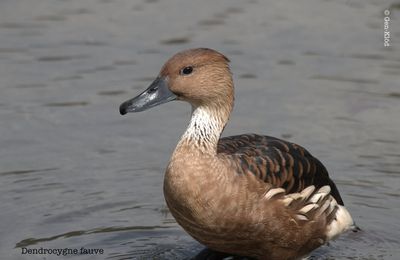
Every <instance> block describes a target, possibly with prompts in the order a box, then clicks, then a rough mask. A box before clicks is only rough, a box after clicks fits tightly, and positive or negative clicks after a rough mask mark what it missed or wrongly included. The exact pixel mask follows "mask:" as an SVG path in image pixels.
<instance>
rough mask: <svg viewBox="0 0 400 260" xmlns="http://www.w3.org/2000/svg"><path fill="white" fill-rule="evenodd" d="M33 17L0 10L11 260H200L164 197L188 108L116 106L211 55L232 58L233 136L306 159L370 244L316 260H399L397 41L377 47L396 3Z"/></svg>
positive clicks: (198, 4)
mask: <svg viewBox="0 0 400 260" xmlns="http://www.w3.org/2000/svg"><path fill="white" fill-rule="evenodd" d="M36 2H37V3H32V0H20V1H0V12H1V15H0V38H1V46H0V88H1V90H0V91H1V94H0V107H1V108H2V109H0V122H1V124H0V147H1V149H0V167H1V168H0V179H1V181H0V208H1V210H0V230H1V231H2V233H3V234H4V235H3V236H0V252H2V254H4V257H7V259H10V260H16V259H21V258H23V256H21V254H20V251H19V249H20V248H21V247H24V246H26V247H31V248H34V247H46V248H80V247H82V246H85V247H88V248H104V249H105V252H106V256H105V257H106V258H109V259H118V260H122V259H190V258H193V257H194V256H196V255H197V254H198V253H199V252H200V251H201V250H202V249H203V247H202V246H201V245H199V244H198V243H197V242H195V241H194V240H193V239H192V238H191V237H189V236H188V235H186V233H185V232H184V231H183V230H182V229H181V228H180V227H179V226H178V225H177V224H176V223H175V220H174V219H173V218H172V217H171V215H170V214H169V212H168V209H167V208H166V206H165V203H164V198H163V194H162V185H163V184H162V183H163V172H164V170H165V166H166V164H167V162H168V159H169V156H170V153H171V151H172V150H173V147H174V145H175V144H176V141H177V140H178V139H179V135H180V133H181V132H182V131H183V128H184V127H185V124H186V120H187V118H188V116H189V115H188V110H187V107H186V109H185V106H182V105H181V104H178V102H176V103H171V104H168V105H166V106H165V107H163V108H156V109H155V110H152V111H148V112H146V113H138V114H135V115H132V116H131V117H129V118H120V117H119V115H118V106H119V104H120V102H121V95H123V94H124V95H132V96H134V95H135V94H137V93H139V92H140V91H142V90H143V89H144V88H145V86H147V85H148V84H150V82H152V81H153V80H154V78H155V77H156V74H157V72H158V71H159V70H160V67H161V65H162V64H161V63H162V62H164V61H165V59H166V58H167V57H168V56H170V55H171V54H173V53H175V52H177V51H179V50H181V49H183V48H191V47H210V48H213V49H218V50H220V51H222V52H223V53H226V54H227V55H228V56H229V58H230V59H231V60H232V63H231V64H232V72H233V74H234V77H236V79H235V80H236V82H237V85H236V86H235V88H236V90H237V92H236V93H237V95H236V100H237V103H238V106H237V108H235V110H234V113H233V114H232V120H231V123H230V125H228V126H227V128H226V133H225V135H234V134H237V133H243V132H257V133H264V134H266V135H272V136H282V137H283V138H285V139H290V140H292V141H294V142H296V143H299V144H303V145H304V146H306V147H307V148H308V149H309V150H310V151H311V152H312V153H313V154H316V155H317V156H318V158H321V160H322V161H323V162H324V164H326V165H327V166H328V168H329V170H330V172H331V174H332V177H333V179H334V180H335V181H336V183H337V185H338V187H339V189H340V191H341V193H342V195H343V197H344V200H345V204H346V205H347V206H348V207H349V209H350V211H351V213H352V214H353V216H354V218H355V220H356V222H357V224H358V225H359V226H360V227H361V228H362V230H363V232H361V233H360V234H352V233H350V234H347V235H346V236H343V237H341V238H340V239H338V240H337V241H334V242H332V243H331V244H330V245H329V246H325V247H323V248H320V249H319V250H317V251H316V252H314V253H313V256H312V257H311V259H385V260H387V259H396V260H397V259H400V252H399V250H398V241H399V240H400V223H399V221H398V216H400V211H399V209H400V204H399V203H400V202H399V199H398V198H399V197H400V191H399V185H400V184H399V176H400V170H399V167H400V164H399V159H400V152H399V143H400V139H399V138H400V137H399V129H400V120H399V114H400V103H399V98H400V92H399V88H398V85H399V84H398V75H399V69H400V56H399V52H398V51H397V50H398V49H399V46H398V41H396V39H395V38H397V37H395V38H393V44H394V45H395V46H393V47H392V48H384V47H383V46H382V45H383V42H382V40H383V39H380V37H378V36H379V35H382V33H383V31H382V24H383V14H382V12H383V10H385V9H387V8H389V9H390V11H391V18H392V19H393V23H391V27H390V30H391V34H392V35H393V37H394V36H396V35H400V27H399V26H395V18H396V17H397V16H398V15H400V8H399V7H398V6H399V4H398V3H396V1H391V0H389V1H363V0H352V1H314V2H312V3H311V2H310V3H308V4H307V3H304V2H294V1H257V0H248V1H236V0H233V1H220V2H218V4H216V2H215V1H211V0H206V1H205V2H204V1H193V2H189V1H186V2H184V1H178V0H171V1H170V2H168V3H165V1H159V0H158V1H154V0H148V1H139V2H137V3H136V2H135V3H133V2H132V1H130V0H118V1H116V0H99V1H98V0H95V1H79V0H68V1H57V3H55V2H54V1H50V0H42V1H36ZM39 2H40V3H39ZM44 6H45V7H46V8H43V7H44ZM321 10H329V12H322V11H321ZM343 28H346V30H343ZM377 35H378V36H377ZM14 247H15V248H16V249H15V250H12V248H14ZM202 253H203V256H204V254H208V253H209V252H208V253H207V251H203V252H202ZM200 256H201V254H200ZM44 257H48V256H44ZM209 258H212V257H209ZM216 258H217V257H216ZM86 259H90V257H85V256H75V257H74V260H86Z"/></svg>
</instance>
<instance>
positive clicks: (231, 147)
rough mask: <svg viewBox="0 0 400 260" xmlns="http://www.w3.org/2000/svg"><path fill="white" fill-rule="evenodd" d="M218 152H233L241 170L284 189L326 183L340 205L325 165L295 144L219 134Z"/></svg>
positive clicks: (229, 153)
mask: <svg viewBox="0 0 400 260" xmlns="http://www.w3.org/2000/svg"><path fill="white" fill-rule="evenodd" d="M217 152H218V153H224V154H228V155H230V156H233V157H234V159H235V160H236V161H237V162H238V165H239V171H241V173H247V172H251V173H252V174H254V175H255V176H257V177H258V178H260V179H261V180H263V181H264V182H267V183H270V184H272V185H274V186H276V187H282V188H284V189H285V190H286V193H293V192H299V191H301V190H303V189H304V188H306V187H308V186H310V185H314V186H315V187H316V188H320V187H322V186H325V185H329V186H330V187H331V194H332V196H333V197H334V198H335V199H336V201H337V203H338V204H340V205H343V200H342V198H341V197H340V194H339V191H338V190H337V188H336V185H335V184H334V183H333V181H332V180H331V179H330V178H329V175H328V171H327V170H326V168H325V166H324V165H323V164H322V163H321V162H320V161H319V160H318V159H317V158H315V157H313V156H312V155H311V154H310V153H309V152H308V151H307V150H306V149H304V148H303V147H301V146H299V145H297V144H294V143H291V142H287V141H284V140H281V139H278V138H275V137H270V136H261V135H256V134H244V135H237V136H229V137H225V138H221V139H220V140H219V142H218V150H217Z"/></svg>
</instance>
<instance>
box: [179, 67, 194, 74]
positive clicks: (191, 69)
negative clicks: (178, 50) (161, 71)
mask: <svg viewBox="0 0 400 260" xmlns="http://www.w3.org/2000/svg"><path fill="white" fill-rule="evenodd" d="M192 72H193V67H191V66H188V67H184V68H183V69H181V75H189V74H190V73H192Z"/></svg>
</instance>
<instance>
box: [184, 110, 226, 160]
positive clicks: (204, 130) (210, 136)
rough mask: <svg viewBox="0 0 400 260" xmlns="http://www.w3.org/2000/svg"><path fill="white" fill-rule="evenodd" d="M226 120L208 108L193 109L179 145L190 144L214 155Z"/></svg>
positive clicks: (217, 112)
mask: <svg viewBox="0 0 400 260" xmlns="http://www.w3.org/2000/svg"><path fill="white" fill-rule="evenodd" d="M225 124H226V119H224V118H223V117H222V116H221V115H220V113H219V111H216V110H213V109H211V108H208V107H203V106H199V107H193V111H192V117H191V119H190V123H189V126H188V128H187V129H186V131H185V133H184V134H183V136H182V138H181V141H180V142H179V144H184V143H190V144H191V145H195V146H196V147H197V148H200V149H202V150H204V151H205V152H211V153H216V151H217V144H218V140H219V138H220V136H221V133H222V131H223V130H224V126H225Z"/></svg>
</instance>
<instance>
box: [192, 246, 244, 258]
mask: <svg viewBox="0 0 400 260" xmlns="http://www.w3.org/2000/svg"><path fill="white" fill-rule="evenodd" d="M192 260H252V258H249V257H243V256H235V255H232V254H227V253H222V252H217V251H214V250H211V249H209V248H204V249H203V250H202V251H200V253H198V254H197V255H196V256H195V257H194V258H192Z"/></svg>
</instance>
